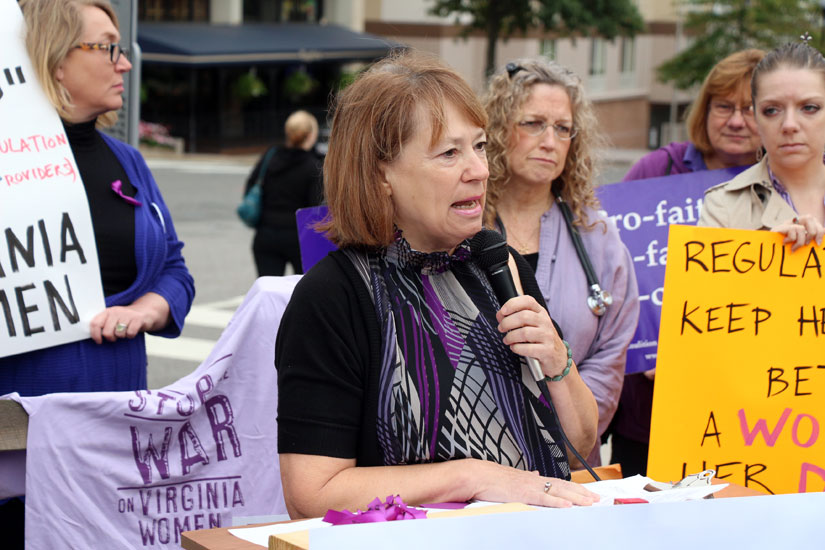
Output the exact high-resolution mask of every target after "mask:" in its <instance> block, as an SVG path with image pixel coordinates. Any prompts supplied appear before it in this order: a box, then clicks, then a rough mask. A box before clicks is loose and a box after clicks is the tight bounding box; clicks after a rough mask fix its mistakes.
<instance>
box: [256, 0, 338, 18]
mask: <svg viewBox="0 0 825 550" xmlns="http://www.w3.org/2000/svg"><path fill="white" fill-rule="evenodd" d="M323 5H324V0H244V2H243V19H244V21H246V22H256V23H281V22H287V21H296V22H302V21H305V22H310V23H317V22H318V21H319V20H320V19H321V17H322V16H323Z"/></svg>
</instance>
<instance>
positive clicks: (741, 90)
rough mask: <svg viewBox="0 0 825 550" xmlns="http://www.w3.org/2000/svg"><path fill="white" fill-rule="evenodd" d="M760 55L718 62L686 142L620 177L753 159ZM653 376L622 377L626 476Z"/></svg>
mask: <svg viewBox="0 0 825 550" xmlns="http://www.w3.org/2000/svg"><path fill="white" fill-rule="evenodd" d="M764 56H765V52H763V51H762V50H757V49H750V50H742V51H739V52H736V53H733V54H731V55H729V56H727V57H726V58H724V59H722V60H721V61H719V62H718V63H717V64H716V65H715V66H714V67H713V69H711V71H710V72H709V73H708V75H707V77H706V78H705V81H704V82H703V84H702V87H701V88H700V89H699V93H698V95H697V97H696V99H695V100H694V101H693V103H692V104H691V106H690V108H689V110H688V113H687V128H688V135H689V136H690V141H684V142H679V143H671V144H670V145H666V146H665V147H662V148H660V149H657V150H656V151H653V152H652V153H648V154H647V155H645V156H644V157H642V158H641V159H640V160H639V161H638V162H637V163H636V164H635V165H633V167H632V168H631V169H630V171H629V172H628V173H627V175H626V176H625V177H624V180H623V181H633V180H639V179H645V178H655V177H659V176H668V175H671V174H683V173H686V172H700V171H702V170H713V169H716V168H729V167H735V166H748V165H751V164H753V163H754V162H756V155H757V151H758V150H759V148H760V147H761V140H760V138H759V133H758V131H757V128H756V123H755V121H754V116H753V108H752V106H751V91H750V78H751V75H752V74H753V70H754V68H755V67H756V65H757V64H758V63H759V62H760V61H761V60H762V58H763V57H764ZM705 204H707V203H705ZM654 377H655V369H650V370H647V371H645V372H642V373H634V374H631V375H628V376H626V377H625V382H624V387H623V388H622V396H621V398H620V399H619V407H618V409H617V410H616V416H615V417H614V420H613V424H612V426H611V428H610V432H611V433H612V435H613V440H612V449H613V451H612V458H611V460H612V462H614V463H619V464H621V465H622V473H623V474H624V475H625V476H632V475H636V474H641V475H645V473H646V472H647V454H648V446H649V445H648V442H649V440H650V414H651V410H652V407H653V381H654Z"/></svg>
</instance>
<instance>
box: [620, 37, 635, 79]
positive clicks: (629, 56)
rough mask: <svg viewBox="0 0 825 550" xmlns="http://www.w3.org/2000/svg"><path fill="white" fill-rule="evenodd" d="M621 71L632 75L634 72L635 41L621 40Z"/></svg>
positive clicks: (630, 39) (626, 38)
mask: <svg viewBox="0 0 825 550" xmlns="http://www.w3.org/2000/svg"><path fill="white" fill-rule="evenodd" d="M621 55H622V57H621V67H620V68H621V71H622V72H623V73H632V72H634V71H635V70H636V39H635V38H628V37H624V38H622V42H621Z"/></svg>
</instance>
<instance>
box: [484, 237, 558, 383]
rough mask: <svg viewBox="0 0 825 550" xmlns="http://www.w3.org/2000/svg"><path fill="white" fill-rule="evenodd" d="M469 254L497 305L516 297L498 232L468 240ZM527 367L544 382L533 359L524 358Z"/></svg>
mask: <svg viewBox="0 0 825 550" xmlns="http://www.w3.org/2000/svg"><path fill="white" fill-rule="evenodd" d="M470 252H471V254H472V258H473V260H474V261H475V263H476V265H477V266H478V267H480V268H481V269H483V270H484V271H486V272H487V275H488V277H489V279H490V286H492V287H493V292H494V293H495V294H496V298H498V301H499V304H500V305H504V303H505V302H506V301H507V300H509V299H510V298H515V297H516V296H518V295H519V294H518V292H517V291H516V285H515V283H514V282H513V274H512V273H511V272H510V266H509V265H508V264H507V260H508V259H509V258H510V252H509V251H508V250H507V241H505V240H504V237H502V236H501V233H499V232H498V231H493V230H492V229H482V230H481V231H479V232H478V233H476V234H475V235H473V237H472V238H471V239H470ZM526 359H527V366H528V367H529V368H530V373H531V374H532V375H533V378H535V380H536V382H540V381H542V380H544V373H543V372H542V371H541V366H540V365H539V362H538V361H537V360H536V359H535V358H534V357H526Z"/></svg>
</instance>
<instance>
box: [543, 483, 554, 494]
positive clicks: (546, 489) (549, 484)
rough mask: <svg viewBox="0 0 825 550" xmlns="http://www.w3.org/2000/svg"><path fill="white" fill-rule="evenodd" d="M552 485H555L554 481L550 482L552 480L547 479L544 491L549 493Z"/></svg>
mask: <svg viewBox="0 0 825 550" xmlns="http://www.w3.org/2000/svg"><path fill="white" fill-rule="evenodd" d="M552 486H553V483H552V482H550V481H545V482H544V492H545V493H549V492H550V487H552Z"/></svg>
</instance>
